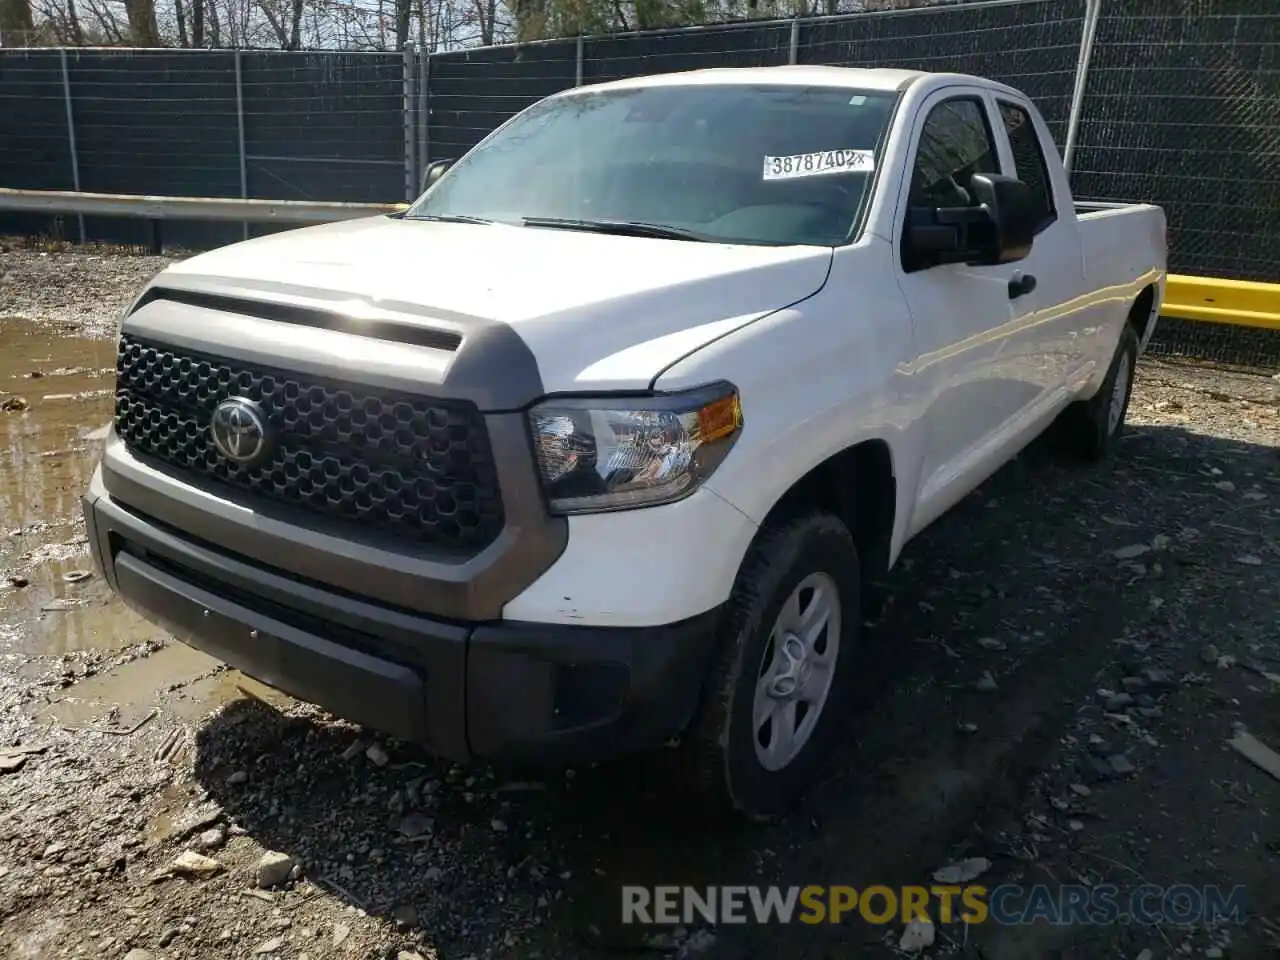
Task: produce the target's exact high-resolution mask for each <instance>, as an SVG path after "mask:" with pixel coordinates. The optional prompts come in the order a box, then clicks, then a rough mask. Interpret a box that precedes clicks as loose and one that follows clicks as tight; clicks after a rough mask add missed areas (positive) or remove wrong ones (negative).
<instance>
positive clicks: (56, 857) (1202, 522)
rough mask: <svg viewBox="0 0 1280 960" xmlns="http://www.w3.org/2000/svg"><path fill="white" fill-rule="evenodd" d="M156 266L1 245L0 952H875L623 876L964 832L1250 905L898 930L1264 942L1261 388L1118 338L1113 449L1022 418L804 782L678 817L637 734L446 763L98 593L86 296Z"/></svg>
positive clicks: (1051, 946) (887, 621) (1046, 874)
mask: <svg viewBox="0 0 1280 960" xmlns="http://www.w3.org/2000/svg"><path fill="white" fill-rule="evenodd" d="M0 251H3V248H2V247H0ZM165 262H166V261H165V260H162V259H159V258H144V257H126V256H113V255H108V254H102V253H94V252H84V251H75V252H59V253H44V254H42V253H39V252H36V251H30V250H24V249H14V248H11V249H9V250H8V251H7V252H0V407H2V408H3V409H0V436H3V438H4V441H5V442H4V444H3V446H2V447H0V532H2V533H3V534H4V536H3V538H2V539H0V956H4V957H14V958H24V960H35V958H63V957H86V958H89V957H92V958H114V957H128V960H146V958H154V960H161V958H174V960H176V958H206V957H210V958H214V957H236V958H243V957H279V958H303V957H306V958H311V960H320V958H360V960H365V958H369V960H372V958H399V960H411V958H414V957H418V958H430V957H439V958H450V960H452V958H463V957H474V958H482V957H483V958H489V957H494V958H536V957H548V958H554V957H565V958H571V960H578V958H582V960H585V958H590V957H597V956H600V957H603V956H613V955H616V954H618V953H619V952H626V953H630V952H638V953H640V954H642V955H644V954H647V955H652V956H678V957H693V956H698V957H706V958H746V957H762V958H763V957H783V958H836V957H841V958H847V957H869V958H876V957H890V956H894V955H896V954H898V953H900V952H901V948H900V946H899V945H900V942H901V941H900V937H901V936H902V933H903V931H902V929H901V928H900V927H898V926H888V927H886V926H873V925H870V924H867V923H865V922H863V921H862V920H861V919H860V918H858V917H856V915H855V916H854V917H853V918H852V919H848V918H846V921H845V922H843V923H840V924H833V925H826V926H818V927H804V928H801V927H798V926H795V925H792V926H763V927H760V926H721V927H720V928H718V929H703V928H697V927H691V928H677V929H666V930H654V929H653V928H647V929H646V928H638V927H635V926H625V925H622V924H621V923H620V922H619V921H620V909H619V905H620V892H619V887H620V885H621V884H624V883H647V884H681V883H689V884H695V885H698V886H704V885H706V884H766V883H779V884H793V883H794V884H814V883H817V884H836V883H839V884H850V885H853V886H856V887H865V886H866V885H868V884H886V885H889V886H896V885H899V884H905V883H929V882H930V879H929V878H930V876H931V874H932V873H933V871H935V870H936V869H937V868H939V867H940V866H942V865H944V864H947V863H950V862H954V861H957V860H959V859H961V858H967V857H982V858H985V859H986V860H988V861H989V865H988V866H987V869H986V871H985V872H984V873H983V875H982V877H981V882H982V883H984V884H987V885H988V886H995V885H998V884H1000V883H1020V884H1023V885H1030V884H1046V885H1048V886H1049V887H1051V888H1058V887H1061V886H1063V885H1067V884H1086V885H1088V886H1090V887H1096V886H1098V885H1099V884H1106V883H1111V884H1116V885H1117V886H1119V887H1120V888H1123V889H1133V888H1135V887H1138V886H1140V885H1143V884H1156V885H1161V886H1168V885H1172V884H1190V885H1193V886H1195V887H1197V888H1201V887H1203V886H1204V885H1208V884H1218V885H1221V886H1223V887H1224V888H1226V889H1230V888H1232V887H1236V886H1242V887H1244V888H1245V890H1246V891H1247V896H1248V899H1247V904H1248V905H1247V910H1246V911H1245V914H1244V916H1243V917H1242V919H1241V922H1238V923H1231V922H1227V923H1207V922H1190V923H1188V924H1184V925H1177V924H1174V923H1172V922H1164V923H1160V924H1138V923H1114V924H1106V925H1082V924H1075V925H1051V924H1046V923H1037V924H1034V925H1026V926H997V925H994V924H983V925H975V926H972V927H965V926H963V925H960V924H953V925H940V926H939V927H938V928H937V932H936V939H935V942H934V944H933V945H932V946H931V947H929V948H928V949H927V950H926V951H925V952H924V953H923V955H925V956H933V957H952V956H962V957H972V958H985V960H1024V958H1025V960H1036V958H1064V960H1065V958H1079V960H1103V958H1112V957H1114V958H1139V957H1140V958H1142V960H1158V958H1165V957H1232V958H1261V957H1276V956H1277V955H1280V822H1278V821H1277V819H1276V816H1275V813H1276V812H1277V811H1280V781H1277V780H1276V779H1273V778H1272V777H1270V776H1268V775H1267V774H1266V773H1265V772H1263V771H1262V770H1261V769H1259V768H1258V767H1257V766H1255V765H1254V764H1252V763H1250V762H1249V761H1248V760H1246V759H1245V758H1244V757H1243V756H1241V755H1239V754H1238V753H1237V752H1235V751H1234V750H1232V749H1231V748H1230V747H1228V746H1227V741H1228V740H1229V739H1230V738H1231V737H1233V736H1234V735H1235V734H1236V733H1237V732H1238V731H1239V730H1241V729H1247V730H1248V731H1250V732H1251V733H1252V734H1253V735H1254V736H1256V737H1257V738H1258V739H1259V740H1261V741H1263V742H1264V743H1268V744H1270V745H1271V746H1272V747H1274V748H1277V749H1280V592H1278V588H1277V579H1276V574H1277V570H1278V569H1280V458H1278V457H1277V439H1278V438H1280V415H1278V410H1277V405H1276V404H1277V398H1276V393H1275V389H1276V385H1275V384H1274V383H1273V381H1272V379H1271V378H1270V377H1269V376H1265V375H1249V374H1242V373H1225V372H1220V371H1214V370H1209V369H1203V368H1197V367H1192V366H1183V365H1178V366H1171V365H1166V364H1157V363H1154V362H1144V363H1143V365H1142V366H1141V368H1140V373H1139V378H1138V381H1137V386H1136V389H1135V394H1134V399H1133V405H1132V408H1131V412H1130V424H1131V426H1130V429H1129V430H1128V432H1127V434H1126V435H1125V439H1124V441H1123V442H1122V444H1121V454H1120V456H1118V457H1117V458H1116V459H1115V460H1114V461H1113V462H1111V463H1110V464H1108V465H1106V466H1104V467H1102V468H1084V467H1080V466H1076V465H1072V464H1068V463H1065V462H1063V461H1062V460H1061V459H1060V458H1058V457H1056V456H1055V455H1054V454H1053V453H1052V451H1050V450H1048V449H1047V448H1046V445H1045V444H1037V445H1035V446H1034V447H1033V448H1032V449H1031V450H1029V451H1027V452H1026V453H1025V454H1024V455H1023V456H1021V457H1019V458H1018V459H1017V460H1016V461H1014V462H1013V463H1011V464H1009V465H1008V466H1007V467H1006V468H1005V469H1003V470H1002V471H1001V472H1000V473H999V474H998V475H997V476H996V477H994V478H992V479H991V480H990V481H989V482H988V483H986V484H984V485H983V487H982V488H981V489H980V490H978V491H977V492H975V493H974V494H973V495H972V496H970V497H969V498H967V500H966V501H965V502H964V503H962V504H961V505H959V506H958V507H957V508H956V509H955V510H953V511H952V512H951V513H950V514H949V515H948V516H946V517H945V518H943V519H942V520H941V521H940V522H939V523H938V524H936V525H935V526H934V527H933V528H932V529H931V530H929V531H928V532H927V533H926V534H924V535H923V536H922V537H920V538H919V539H917V540H916V541H915V542H913V543H912V544H911V545H910V546H909V547H908V549H907V551H906V553H905V554H904V556H903V558H902V560H901V562H900V563H899V565H898V567H897V569H896V570H895V572H894V574H893V576H892V583H891V585H890V586H891V590H892V599H891V603H890V605H889V607H888V609H887V611H886V613H885V614H884V616H883V617H882V618H881V620H880V621H879V622H878V623H877V624H875V625H874V627H873V628H872V629H870V630H869V631H868V635H867V638H866V642H865V644H864V646H863V648H862V650H861V651H860V656H861V659H862V660H863V665H862V670H861V682H862V684H863V686H864V688H865V689H864V691H863V696H862V702H863V708H862V709H861V711H860V713H859V716H858V718H857V721H856V724H855V726H854V727H853V729H851V730H850V734H849V739H848V742H847V744H846V748H845V750H844V751H843V753H842V755H841V756H840V757H839V759H838V762H837V763H835V764H834V766H833V768H832V772H831V775H830V777H829V778H828V779H827V780H826V782H825V783H823V784H822V785H821V786H820V787H819V789H817V790H816V791H815V792H814V794H813V795H812V797H811V798H810V799H809V800H807V801H806V802H805V803H804V805H803V806H802V807H801V808H799V809H797V810H796V811H795V812H794V813H793V814H792V815H791V816H790V817H788V818H787V819H786V820H785V821H783V822H782V823H780V824H777V825H774V826H769V827H765V828H751V829H746V828H736V827H730V826H727V825H726V826H724V827H722V828H720V829H707V827H706V825H705V824H694V823H691V822H689V821H688V819H687V817H686V816H685V815H684V814H683V812H682V811H681V810H680V809H679V808H677V807H675V806H674V805H673V804H671V803H670V802H669V800H668V798H667V797H666V795H665V794H664V793H663V790H662V788H661V781H660V780H658V779H657V778H656V777H655V775H654V769H653V766H652V765H651V764H650V763H649V762H647V761H646V760H644V759H638V760H629V761H626V762H619V763H614V764H608V765H604V766H600V767H595V768H591V769H580V770H576V771H573V770H569V771H550V772H549V771H545V770H544V771H513V770H489V769H458V768H453V767H450V766H448V765H444V764H440V763H437V762H435V761H433V760H432V759H431V758H429V757H426V756H424V755H422V754H421V753H420V752H419V751H417V750H415V749H413V748H411V747H408V746H406V745H403V744H400V743H396V742H391V741H388V740H386V739H385V738H382V737H379V736H376V735H372V734H369V733H366V732H364V731H361V730H359V729H356V728H354V727H352V726H351V725H349V724H346V723H343V722H341V721H338V720H335V719H334V718H332V717H329V716H327V715H325V714H324V713H323V712H321V711H319V710H317V709H315V708H313V707H310V706H306V705H303V704H299V703H296V702H293V701H291V700H289V699H287V698H285V697H283V696H281V695H279V694H277V693H275V692H273V691H270V690H267V689H266V688H264V687H262V686H260V685H258V684H256V683H255V682H253V681H251V680H249V679H248V678H245V677H243V676H241V675H240V674H238V673H236V672H234V671H230V670H227V669H225V668H223V667H221V666H220V665H218V664H217V663H216V662H215V661H213V660H211V659H209V658H207V657H205V656H203V655H202V654H199V653H196V652H195V651H192V650H190V649H188V648H187V647H185V646H183V645H181V644H178V643H176V642H174V641H172V640H170V639H169V638H167V637H166V636H165V634H164V632H163V631H162V630H159V629H158V628H156V627H153V626H151V625H149V624H147V623H145V622H144V621H142V620H141V619H139V618H138V617H136V616H135V615H133V614H132V613H130V612H129V611H127V610H125V609H124V608H123V607H122V606H121V605H120V604H119V603H118V602H117V601H115V600H114V599H112V597H111V595H110V593H109V591H108V590H107V588H106V586H105V584H103V583H102V582H101V581H100V580H99V579H98V578H97V577H95V576H93V575H92V572H91V569H90V563H89V557H88V550H87V544H86V540H85V535H84V527H83V523H82V521H81V519H80V517H79V511H78V502H77V497H78V496H79V494H80V492H81V491H82V490H83V489H84V487H85V485H86V483H87V481H88V477H89V473H90V471H91V467H92V463H93V460H94V457H95V456H96V449H97V441H98V440H100V439H101V437H102V428H103V426H104V425H105V424H106V423H107V421H108V419H109V416H110V409H111V388H112V375H113V373H112V367H113V362H114V347H113V342H112V340H111V337H112V335H113V332H114V325H115V320H116V318H117V317H118V315H119V312H120V310H121V309H122V308H123V307H124V306H125V305H126V303H127V302H128V301H129V299H130V298H131V297H132V296H133V294H134V293H136V291H137V290H138V288H139V287H140V286H141V284H142V283H143V282H144V281H145V280H146V279H147V278H148V277H149V276H150V275H151V274H153V273H154V272H155V271H157V270H158V269H160V268H161V267H162V266H163V265H164V263H165ZM268 852H274V853H276V854H279V856H276V857H267V858H266V862H265V863H264V862H263V861H264V855H265V854H267V853H268ZM197 853H198V854H200V857H204V858H208V859H201V858H200V857H196V856H193V854H197ZM264 870H265V871H267V873H268V874H270V873H271V871H273V870H278V871H279V873H278V877H277V878H276V879H279V880H280V881H281V882H280V883H278V884H276V885H270V884H269V885H268V886H267V887H266V888H264V887H262V886H260V885H259V880H270V879H272V877H270V876H261V875H260V874H261V871H264Z"/></svg>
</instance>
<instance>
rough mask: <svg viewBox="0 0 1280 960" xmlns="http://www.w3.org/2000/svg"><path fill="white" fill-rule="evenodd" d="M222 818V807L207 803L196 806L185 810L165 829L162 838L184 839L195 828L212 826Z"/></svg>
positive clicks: (195, 829) (200, 828)
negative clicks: (179, 817)
mask: <svg viewBox="0 0 1280 960" xmlns="http://www.w3.org/2000/svg"><path fill="white" fill-rule="evenodd" d="M220 819H222V808H221V807H219V806H218V805H217V804H216V803H215V804H207V805H204V806H200V807H197V808H196V809H194V810H191V811H189V812H187V813H186V814H185V815H184V816H183V817H182V818H181V819H180V820H177V821H175V822H174V823H173V825H172V826H170V827H169V829H168V830H167V831H165V834H164V839H166V840H174V841H179V840H185V839H186V838H187V837H189V836H191V834H193V833H195V832H196V831H197V830H203V829H205V828H206V827H212V826H213V825H214V824H215V823H217V822H218V821H219V820H220Z"/></svg>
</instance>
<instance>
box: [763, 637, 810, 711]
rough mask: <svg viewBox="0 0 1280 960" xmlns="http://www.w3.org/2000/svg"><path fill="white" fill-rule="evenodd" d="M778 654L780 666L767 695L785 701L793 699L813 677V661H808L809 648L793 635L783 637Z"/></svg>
mask: <svg viewBox="0 0 1280 960" xmlns="http://www.w3.org/2000/svg"><path fill="white" fill-rule="evenodd" d="M779 653H780V654H781V660H782V664H781V668H780V669H779V670H778V672H777V674H775V675H774V678H773V680H772V681H771V682H770V684H769V695H770V696H771V697H775V698H777V699H779V700H786V699H789V698H791V697H794V696H795V695H796V694H797V693H798V692H799V691H800V690H802V689H803V688H804V686H805V684H807V683H808V682H809V678H810V677H811V676H812V675H813V661H812V660H810V659H809V648H808V647H806V646H805V643H804V641H803V640H801V639H800V638H799V637H798V636H797V635H796V634H794V633H788V634H786V635H784V636H783V638H782V649H781V650H780V651H779Z"/></svg>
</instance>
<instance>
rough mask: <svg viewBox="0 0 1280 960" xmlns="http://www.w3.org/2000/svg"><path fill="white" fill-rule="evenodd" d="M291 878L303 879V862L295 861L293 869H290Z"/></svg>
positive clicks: (295, 879)
mask: <svg viewBox="0 0 1280 960" xmlns="http://www.w3.org/2000/svg"><path fill="white" fill-rule="evenodd" d="M289 879H290V880H294V881H297V880H301V879H302V864H300V863H295V864H294V865H293V869H292V870H290V871H289Z"/></svg>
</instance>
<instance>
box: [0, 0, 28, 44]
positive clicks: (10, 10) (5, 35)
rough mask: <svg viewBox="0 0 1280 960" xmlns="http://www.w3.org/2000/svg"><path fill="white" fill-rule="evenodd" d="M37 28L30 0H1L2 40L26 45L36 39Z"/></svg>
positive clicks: (0, 37) (0, 28)
mask: <svg viewBox="0 0 1280 960" xmlns="http://www.w3.org/2000/svg"><path fill="white" fill-rule="evenodd" d="M35 30H36V25H35V18H34V17H33V16H32V14H31V4H30V2H29V0H0V42H3V43H4V45H5V46H8V47H25V46H26V45H27V44H29V43H31V42H32V41H33V40H34V38H35Z"/></svg>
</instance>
